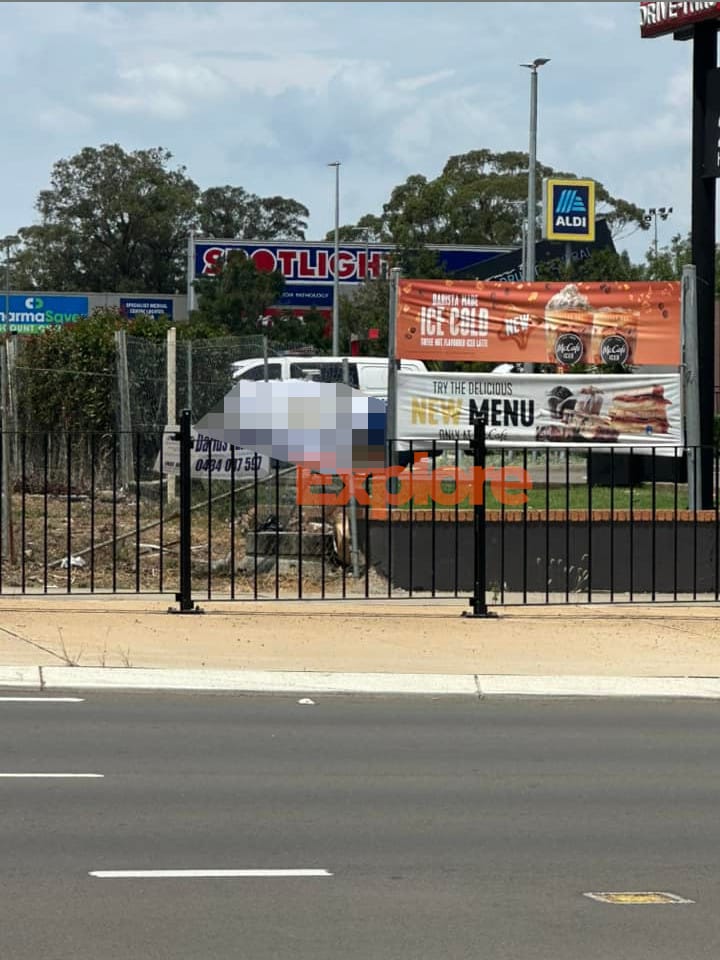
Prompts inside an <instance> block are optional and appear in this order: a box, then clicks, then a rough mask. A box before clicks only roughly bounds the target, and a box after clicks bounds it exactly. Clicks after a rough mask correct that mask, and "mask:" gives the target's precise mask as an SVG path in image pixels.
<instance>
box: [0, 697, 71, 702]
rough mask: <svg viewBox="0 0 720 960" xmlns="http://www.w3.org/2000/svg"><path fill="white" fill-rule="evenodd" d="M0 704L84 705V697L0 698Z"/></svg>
mask: <svg viewBox="0 0 720 960" xmlns="http://www.w3.org/2000/svg"><path fill="white" fill-rule="evenodd" d="M0 703H85V698H84V697H0Z"/></svg>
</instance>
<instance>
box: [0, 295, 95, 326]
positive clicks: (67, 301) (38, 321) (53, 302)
mask: <svg viewBox="0 0 720 960" xmlns="http://www.w3.org/2000/svg"><path fill="white" fill-rule="evenodd" d="M8 306H9V310H7V315H6V309H7V307H8ZM0 307H2V310H1V311H0V318H1V319H0V322H1V323H2V325H3V327H4V329H7V325H8V324H9V326H10V330H11V332H12V333H42V332H43V331H44V330H47V328H48V327H54V326H59V325H60V324H63V323H73V322H74V321H75V320H79V319H80V317H86V316H87V315H88V298H87V297H64V296H57V297H54V296H53V297H48V296H44V295H43V296H37V295H35V294H33V295H30V294H25V293H21V294H11V295H10V297H9V302H8V298H7V297H3V296H2V295H0Z"/></svg>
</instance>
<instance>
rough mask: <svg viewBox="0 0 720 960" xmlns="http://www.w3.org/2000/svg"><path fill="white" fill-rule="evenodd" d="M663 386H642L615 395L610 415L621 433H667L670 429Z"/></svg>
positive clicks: (611, 420)
mask: <svg viewBox="0 0 720 960" xmlns="http://www.w3.org/2000/svg"><path fill="white" fill-rule="evenodd" d="M669 405H670V401H669V400H668V399H666V397H665V392H664V389H663V387H662V386H660V385H658V384H655V385H654V386H652V387H640V388H638V389H637V390H628V391H627V392H626V393H619V394H617V395H616V396H615V397H613V400H612V404H611V405H610V410H609V411H608V416H609V418H610V422H611V424H612V425H613V426H614V427H616V428H617V429H618V430H619V431H620V433H643V434H652V433H661V434H663V433H667V432H668V431H669V429H670V425H669V423H668V418H667V408H668V407H669Z"/></svg>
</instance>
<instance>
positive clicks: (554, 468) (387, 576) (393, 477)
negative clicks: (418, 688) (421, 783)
mask: <svg viewBox="0 0 720 960" xmlns="http://www.w3.org/2000/svg"><path fill="white" fill-rule="evenodd" d="M181 428H182V429H181V434H182V439H181V441H180V451H181V457H180V464H181V465H180V475H179V476H177V477H176V476H174V475H172V474H169V473H168V471H167V470H166V463H165V461H164V452H165V445H164V443H163V434H162V433H161V432H145V433H138V432H135V433H133V434H127V435H123V434H103V435H96V434H72V433H67V434H47V433H44V434H35V433H30V432H27V433H20V434H13V435H12V436H7V435H6V436H5V437H4V438H2V439H3V442H2V444H1V445H0V481H1V482H0V488H1V490H2V506H3V510H2V537H1V538H0V594H3V595H13V594H45V595H53V594H55V595H57V594H58V593H64V594H67V593H73V594H107V593H110V594H145V595H161V596H166V595H170V596H171V597H172V598H174V600H175V602H176V604H177V609H178V610H179V611H180V612H190V611H192V610H194V609H196V608H197V604H198V603H200V602H202V601H204V600H205V601H207V600H213V601H220V600H226V599H227V600H246V599H247V600H261V599H311V598H317V599H377V600H383V599H384V600H388V599H402V598H411V597H419V598H427V599H433V598H438V599H442V598H449V597H460V598H466V599H467V600H468V601H469V612H470V613H472V614H475V615H477V616H483V615H485V614H486V612H487V610H488V608H491V607H492V606H494V605H501V604H532V603H539V604H552V603H563V604H564V603H604V602H615V603H617V602H636V601H648V600H651V601H688V600H690V601H692V600H704V601H708V600H710V601H717V600H718V598H719V596H720V560H719V557H720V522H719V521H720V518H719V514H718V510H719V504H720V495H719V494H720V486H719V484H720V479H719V478H720V473H719V470H718V454H717V451H715V450H694V449H693V450H687V449H671V450H669V451H668V450H667V449H664V448H661V447H658V448H648V447H642V448H640V447H638V448H634V449H631V450H620V449H617V450H614V449H602V448H598V447H596V448H593V449H590V450H588V449H586V448H584V447H581V446H579V445H573V446H567V447H560V446H557V447H553V448H552V449H548V448H544V449H541V450H533V449H521V450H507V449H503V450H495V449H488V450H485V446H484V440H483V434H482V425H481V424H478V425H477V428H476V431H477V432H476V438H475V445H473V444H472V443H469V442H456V443H455V444H454V445H453V446H452V447H450V448H448V447H446V446H443V447H441V446H439V445H437V444H434V443H424V444H421V443H417V442H416V443H414V444H413V443H410V442H407V443H402V442H398V443H392V444H390V445H389V451H388V460H389V462H390V464H391V469H390V470H389V471H383V470H382V469H378V470H376V471H374V472H372V473H370V472H369V471H366V472H365V474H364V475H362V476H355V477H354V479H353V484H354V487H353V490H352V493H353V497H352V498H351V497H350V488H349V482H348V481H347V478H345V479H343V478H335V480H334V481H333V483H332V484H330V485H327V483H326V482H325V481H323V484H320V483H319V480H320V479H321V478H320V477H318V476H317V475H314V474H311V473H309V472H307V471H306V472H302V471H298V470H297V469H296V468H294V467H292V466H291V465H288V464H280V463H272V466H271V469H270V472H269V474H265V473H263V474H262V475H261V474H260V473H258V470H257V468H256V469H255V472H254V474H253V473H252V471H251V475H250V476H249V477H248V476H247V474H246V473H245V472H243V473H242V474H240V473H239V472H238V473H236V471H235V466H234V464H235V461H234V458H233V459H232V469H231V470H230V472H229V473H228V472H227V471H223V472H222V475H220V474H218V475H217V476H215V475H214V472H213V468H212V465H210V469H209V472H206V473H205V474H204V475H203V476H202V477H199V475H197V474H196V473H195V472H194V467H193V462H192V461H191V445H192V439H191V433H190V418H189V414H187V413H185V414H183V418H182V424H181ZM695 461H697V462H698V463H700V462H702V463H703V464H704V468H705V469H711V470H712V476H713V489H714V498H713V502H712V503H711V504H703V505H702V508H700V505H698V506H695V505H694V504H693V497H692V490H691V489H690V486H691V485H689V483H688V479H689V478H690V480H692V476H693V471H692V465H693V463H694V462H695Z"/></svg>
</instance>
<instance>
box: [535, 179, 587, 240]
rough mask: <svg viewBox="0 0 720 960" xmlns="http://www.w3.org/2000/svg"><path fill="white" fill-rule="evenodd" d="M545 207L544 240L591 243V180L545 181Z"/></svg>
mask: <svg viewBox="0 0 720 960" xmlns="http://www.w3.org/2000/svg"><path fill="white" fill-rule="evenodd" d="M544 208H545V217H544V231H543V236H544V237H545V239H547V240H565V241H566V242H575V243H593V242H594V240H595V181H594V180H569V179H565V180H560V179H548V180H545V181H544Z"/></svg>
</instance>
